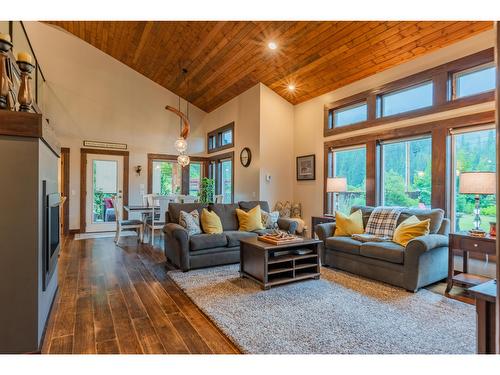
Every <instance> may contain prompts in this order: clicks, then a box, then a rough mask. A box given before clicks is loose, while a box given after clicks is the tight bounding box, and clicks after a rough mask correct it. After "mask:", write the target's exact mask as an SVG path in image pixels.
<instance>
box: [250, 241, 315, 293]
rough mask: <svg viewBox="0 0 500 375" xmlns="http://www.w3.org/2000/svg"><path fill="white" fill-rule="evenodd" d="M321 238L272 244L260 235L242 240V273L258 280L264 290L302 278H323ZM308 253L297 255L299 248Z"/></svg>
mask: <svg viewBox="0 0 500 375" xmlns="http://www.w3.org/2000/svg"><path fill="white" fill-rule="evenodd" d="M320 244H321V241H320V240H314V239H304V240H303V241H300V242H294V243H288V244H285V245H272V244H269V243H266V242H262V241H259V240H258V239H257V237H252V238H245V239H242V240H240V276H241V277H246V278H248V279H251V280H253V281H255V282H257V283H258V284H259V285H260V286H261V287H262V289H265V290H267V289H269V288H271V287H273V286H276V285H281V284H286V283H290V282H294V281H298V280H305V279H319V277H320V257H319V249H320ZM302 249H304V250H308V251H309V253H307V254H295V253H294V251H296V250H302Z"/></svg>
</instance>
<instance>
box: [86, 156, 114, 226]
mask: <svg viewBox="0 0 500 375" xmlns="http://www.w3.org/2000/svg"><path fill="white" fill-rule="evenodd" d="M86 173H87V194H86V226H85V232H108V231H114V230H116V212H115V208H114V207H113V202H112V200H111V198H112V197H114V196H118V197H119V198H123V196H122V192H123V156H120V155H93V154H87V171H86Z"/></svg>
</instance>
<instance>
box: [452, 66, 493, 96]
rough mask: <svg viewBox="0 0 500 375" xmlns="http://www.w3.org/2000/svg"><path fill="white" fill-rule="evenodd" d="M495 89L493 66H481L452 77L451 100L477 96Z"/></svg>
mask: <svg viewBox="0 0 500 375" xmlns="http://www.w3.org/2000/svg"><path fill="white" fill-rule="evenodd" d="M494 89H495V66H494V65H493V64H486V65H481V66H478V67H475V68H472V69H467V70H464V71H461V72H458V73H455V74H454V75H453V98H454V99H458V98H462V97H464V96H470V95H475V94H479V93H482V92H486V91H491V90H494Z"/></svg>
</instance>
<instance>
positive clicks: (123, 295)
mask: <svg viewBox="0 0 500 375" xmlns="http://www.w3.org/2000/svg"><path fill="white" fill-rule="evenodd" d="M167 267H168V266H167ZM167 271H168V270H167V268H166V263H165V257H164V255H163V252H162V251H161V250H160V249H159V248H158V247H155V248H152V247H151V246H149V245H145V244H137V241H136V238H135V237H122V239H121V240H120V245H119V246H116V245H115V243H114V242H113V240H112V238H99V239H89V240H79V241H77V240H73V239H69V238H65V239H64V241H63V243H62V248H61V255H60V258H59V291H58V294H57V297H56V300H55V302H54V306H53V308H52V312H51V315H50V318H49V323H48V326H47V331H46V333H45V339H44V343H43V347H42V353H47V354H63V353H64V354H70V353H74V354H95V353H98V354H114V353H127V354H135V353H148V354H153V353H169V354H170V353H172V354H173V353H176V354H179V353H183V354H187V353H197V354H212V353H214V354H215V353H221V354H235V353H239V350H238V349H237V348H236V346H235V345H233V344H232V343H231V342H230V340H229V339H227V338H226V337H225V336H224V335H223V334H222V333H221V332H220V331H219V330H218V328H217V327H216V326H214V325H213V324H212V322H211V321H210V320H209V319H208V318H207V317H206V316H205V315H204V314H203V313H202V312H201V311H200V310H199V309H198V308H197V307H196V305H194V304H193V303H192V302H191V300H189V298H188V297H187V296H186V295H185V294H184V293H183V292H182V291H181V290H180V289H179V288H178V287H177V286H176V285H175V284H174V283H173V282H172V280H171V279H170V278H169V277H168V275H167Z"/></svg>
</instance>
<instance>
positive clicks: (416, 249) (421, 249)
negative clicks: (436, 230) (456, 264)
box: [406, 234, 448, 254]
mask: <svg viewBox="0 0 500 375" xmlns="http://www.w3.org/2000/svg"><path fill="white" fill-rule="evenodd" d="M447 246H448V236H445V235H443V234H428V235H425V236H420V237H417V238H414V239H413V240H411V241H410V242H408V244H407V245H406V252H407V253H415V254H422V253H425V252H426V251H430V250H432V249H435V248H437V247H447Z"/></svg>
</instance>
